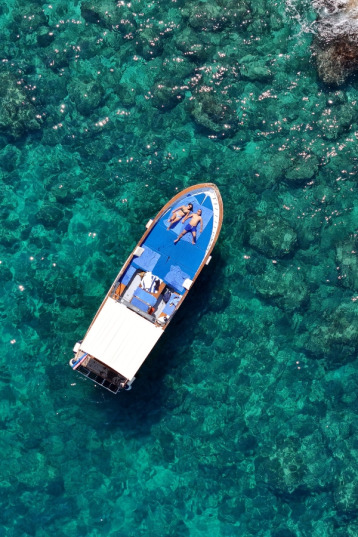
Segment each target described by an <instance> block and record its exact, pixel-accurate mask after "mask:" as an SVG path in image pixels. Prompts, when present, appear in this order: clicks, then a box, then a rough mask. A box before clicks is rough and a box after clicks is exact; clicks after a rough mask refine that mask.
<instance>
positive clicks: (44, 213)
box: [35, 203, 65, 229]
mask: <svg viewBox="0 0 358 537" xmlns="http://www.w3.org/2000/svg"><path fill="white" fill-rule="evenodd" d="M64 213H65V211H64V209H63V208H62V207H61V206H58V205H55V204H51V203H44V205H43V206H42V207H41V208H40V209H39V210H38V211H37V213H36V215H35V217H36V221H37V223H39V224H42V225H43V226H44V227H45V228H46V229H55V228H57V227H58V225H59V224H60V223H61V221H62V219H63V217H64Z"/></svg>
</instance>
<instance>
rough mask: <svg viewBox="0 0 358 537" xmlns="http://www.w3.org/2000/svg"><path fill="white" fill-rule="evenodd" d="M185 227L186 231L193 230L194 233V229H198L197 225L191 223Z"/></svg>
mask: <svg viewBox="0 0 358 537" xmlns="http://www.w3.org/2000/svg"><path fill="white" fill-rule="evenodd" d="M184 229H185V231H191V232H192V233H193V231H196V226H191V225H190V224H187V225H186V226H185V228H184Z"/></svg>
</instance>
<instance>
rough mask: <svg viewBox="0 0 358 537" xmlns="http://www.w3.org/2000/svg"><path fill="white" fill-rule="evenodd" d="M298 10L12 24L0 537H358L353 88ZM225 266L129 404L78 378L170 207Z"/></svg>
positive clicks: (218, 10) (45, 9)
mask: <svg viewBox="0 0 358 537" xmlns="http://www.w3.org/2000/svg"><path fill="white" fill-rule="evenodd" d="M315 19H316V14H315V13H314V11H313V10H312V7H311V4H310V3H309V2H307V1H303V0H302V1H298V2H296V3H294V2H290V3H289V2H286V3H285V2H284V1H283V0H279V1H278V2H275V3H273V2H272V3H269V2H266V1H265V0H257V1H254V0H240V2H234V1H231V0H227V1H224V0H210V2H209V1H208V2H201V1H189V0H177V1H174V0H173V1H171V2H169V1H168V2H150V3H148V2H140V1H138V0H137V1H134V2H119V3H118V6H117V5H116V2H114V1H110V0H102V1H99V0H93V2H90V1H85V0H83V1H82V2H80V1H77V0H72V1H69V2H64V1H62V2H59V1H55V2H54V3H52V4H43V3H42V2H41V1H32V2H17V1H16V0H12V1H11V2H10V1H9V2H7V3H6V4H3V5H2V6H1V7H0V24H1V30H2V41H1V55H0V59H1V62H0V65H1V69H0V93H1V103H2V106H1V110H0V167H1V169H0V172H1V179H2V180H1V210H2V227H1V235H0V260H1V264H0V276H1V283H2V285H1V290H2V311H1V317H2V324H1V336H2V337H1V340H2V346H3V351H2V353H1V357H2V367H1V373H0V389H1V402H0V405H1V407H0V413H1V418H2V419H1V424H2V434H1V445H2V465H1V466H2V480H1V510H0V517H1V525H0V536H1V537H2V536H4V537H5V536H6V537H22V536H26V537H27V536H36V537H48V536H49V535H54V536H56V537H80V536H81V537H82V536H86V537H98V536H101V537H102V536H106V537H112V536H120V537H122V536H123V537H130V536H133V537H134V536H136V537H137V536H148V537H151V536H158V535H160V536H165V537H169V536H170V537H172V536H173V537H184V536H185V537H186V536H190V537H204V536H207V535H210V536H213V537H216V536H220V537H221V536H225V537H232V536H237V537H248V536H258V537H306V536H307V537H328V536H329V537H331V536H332V537H355V536H357V535H358V521H357V513H358V474H357V456H358V443H357V428H358V425H357V417H356V411H357V405H358V399H357V367H358V363H357V360H356V356H357V348H358V323H357V321H358V311H357V303H358V262H357V256H356V252H357V248H358V239H357V222H358V218H357V216H358V192H357V175H356V171H357V132H358V113H357V105H356V102H357V100H358V87H357V82H356V80H355V79H349V80H348V81H347V83H346V84H345V85H344V86H342V87H340V88H337V87H329V86H326V85H324V84H323V83H322V82H320V80H319V79H318V76H317V70H316V65H315V61H314V57H313V56H312V49H311V45H312V41H313V39H314V32H315ZM205 181H210V182H214V183H216V185H217V186H218V187H219V189H220V191H221V194H222V198H223V202H224V211H225V216H224V223H223V228H222V232H221V236H220V239H219V241H218V243H217V246H216V248H215V250H214V256H213V260H212V262H211V264H210V265H209V267H208V268H206V269H205V271H204V272H203V273H202V275H201V277H200V280H198V282H197V283H196V284H195V286H194V287H193V290H192V291H191V293H190V295H189V297H188V298H187V300H186V303H185V305H183V307H182V308H181V310H180V311H179V313H178V315H177V316H176V319H175V322H174V321H173V324H171V326H170V330H168V333H166V334H165V336H164V337H163V338H162V340H161V341H160V342H159V344H158V345H157V347H156V348H155V350H154V351H153V352H152V354H151V355H150V357H149V358H148V360H147V361H146V363H145V365H144V366H143V368H142V369H141V371H140V374H139V375H138V379H137V380H136V382H135V383H134V385H133V390H132V391H131V392H128V393H125V394H121V395H120V396H117V397H115V396H112V395H111V394H110V393H107V392H106V391H104V390H101V389H98V388H96V387H95V386H94V385H93V384H92V383H90V382H87V381H85V380H82V378H81V377H80V376H79V375H76V374H75V373H74V372H72V371H71V369H70V368H69V367H68V360H69V359H70V358H71V357H72V347H73V344H74V343H75V341H76V340H77V339H80V338H81V337H83V334H84V332H85V331H86V328H87V327H88V325H89V323H90V321H91V319H92V317H93V315H94V314H95V312H96V310H97V308H98V306H99V304H100V302H101V300H102V298H103V296H104V294H105V292H106V291H107V289H108V287H109V285H110V284H111V283H112V281H113V279H114V277H115V275H116V274H117V272H118V270H119V268H120V266H121V265H122V264H123V263H124V261H125V260H126V258H127V256H128V254H129V252H130V251H131V250H132V248H133V247H134V245H135V244H136V242H137V240H138V239H139V237H140V236H141V235H142V233H143V231H144V226H145V224H146V222H147V220H148V219H149V218H151V217H153V216H154V215H155V214H156V213H157V212H158V210H159V209H160V208H161V207H162V205H164V203H165V202H166V201H167V200H168V199H170V198H171V197H172V196H173V195H174V194H175V193H176V192H178V191H180V190H181V189H183V188H185V187H188V186H190V185H193V184H196V183H199V182H205Z"/></svg>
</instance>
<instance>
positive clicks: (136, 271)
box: [81, 183, 223, 379]
mask: <svg viewBox="0 0 358 537" xmlns="http://www.w3.org/2000/svg"><path fill="white" fill-rule="evenodd" d="M189 203H191V204H192V205H193V210H192V212H193V214H194V213H196V212H197V211H198V209H201V211H202V214H201V216H202V219H203V231H202V232H201V226H200V224H199V225H198V226H197V240H196V243H195V244H192V239H193V237H192V234H191V233H190V232H189V233H187V234H186V235H184V236H183V237H182V238H181V239H180V240H179V241H178V242H177V243H174V241H175V240H176V239H177V238H178V235H179V234H180V233H181V232H182V230H183V229H184V227H185V226H187V224H188V223H189V221H190V219H188V220H187V221H186V222H184V223H183V222H182V221H179V222H177V223H176V224H175V225H170V222H169V219H170V217H171V216H172V214H173V211H175V209H177V208H179V207H181V206H183V205H188V204H189ZM222 213H223V211H222V200H221V196H220V193H219V191H218V189H217V187H216V186H215V185H213V184H211V183H203V184H200V185H195V186H193V187H189V188H187V189H185V190H184V191H182V192H181V193H179V194H177V195H176V196H174V198H172V199H171V200H170V201H169V202H168V203H167V204H166V205H165V206H164V207H163V208H162V210H161V211H160V212H159V213H158V215H157V216H156V217H155V219H154V220H153V221H150V223H149V224H148V225H147V231H146V232H145V233H144V235H143V237H142V238H141V240H140V241H139V243H138V244H137V247H136V248H135V249H134V251H133V253H132V254H131V255H130V257H129V258H128V260H127V262H126V263H125V265H124V266H123V268H122V270H121V271H120V273H119V274H118V276H117V278H116V280H115V281H114V283H113V285H112V287H111V289H110V290H109V292H108V294H107V296H106V298H105V300H104V301H103V303H102V306H101V307H100V309H99V311H98V312H97V315H96V317H95V319H94V321H93V322H92V324H91V326H90V327H89V329H88V331H87V334H86V336H85V338H84V340H83V343H82V345H81V350H82V351H84V352H85V353H88V354H89V355H90V356H92V357H93V358H95V359H98V360H99V361H101V362H102V363H103V364H105V365H108V366H109V367H111V368H112V369H114V370H115V371H117V372H118V373H120V374H121V375H123V376H124V377H126V378H127V379H132V378H133V377H134V375H135V373H136V372H137V370H138V369H139V367H140V366H141V364H142V363H143V362H144V360H145V359H146V357H147V355H148V354H149V352H150V351H151V349H152V348H153V347H154V345H155V343H156V342H157V340H158V339H159V337H160V336H161V335H162V334H163V330H164V329H165V328H166V325H167V324H168V322H169V320H170V318H171V316H172V315H173V313H174V312H175V311H176V309H178V307H179V305H180V304H181V302H182V299H183V298H184V297H185V296H186V293H187V292H188V289H189V288H190V286H191V284H192V282H193V281H194V280H195V279H196V277H197V276H198V274H199V273H200V271H201V269H202V268H203V266H204V265H205V263H206V262H207V260H208V258H209V255H210V253H211V250H212V249H213V247H214V245H215V242H216V239H217V237H218V235H219V232H220V228H221V223H222V216H223V214H222ZM168 227H169V229H168ZM151 278H154V280H155V283H156V284H157V285H158V289H159V290H158V297H159V298H156V294H155V292H153V290H152V289H149V288H148V289H147V288H146V286H145V282H146V279H148V281H149V287H150V281H152V280H151ZM122 288H123V289H125V290H124V291H123V292H122V291H121V292H120V293H119V294H118V295H117V294H116V289H117V290H120V289H122ZM166 290H168V292H169V294H171V295H170V296H171V298H170V300H169V302H168V303H167V304H164V302H163V301H161V299H160V297H161V296H163V293H164V292H165V291H166ZM158 304H159V306H158ZM160 304H162V306H160ZM161 307H162V308H163V310H162V309H161Z"/></svg>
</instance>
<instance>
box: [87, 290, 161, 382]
mask: <svg viewBox="0 0 358 537" xmlns="http://www.w3.org/2000/svg"><path fill="white" fill-rule="evenodd" d="M162 334H163V330H162V328H160V327H159V326H155V325H154V324H153V323H151V322H150V321H148V320H147V319H145V318H144V317H141V316H140V315H138V314H137V313H135V312H134V311H132V310H130V309H129V308H127V307H126V306H124V305H123V304H120V303H119V302H116V301H115V300H113V299H112V298H107V300H106V302H105V304H104V305H103V307H102V309H101V311H100V312H99V314H98V316H97V318H96V320H95V321H94V323H93V325H92V326H91V328H90V330H89V331H88V333H87V334H86V337H85V339H84V340H83V343H82V345H81V349H82V350H83V351H84V352H88V354H90V355H91V356H93V357H94V358H98V360H100V361H101V362H103V363H104V364H106V365H108V366H109V367H111V368H112V369H114V370H115V371H117V372H118V373H120V374H121V375H123V376H124V377H126V378H128V379H132V378H133V377H134V375H135V374H136V372H137V371H138V369H139V368H140V366H141V365H142V363H143V362H144V360H145V359H146V357H147V356H148V354H149V353H150V351H151V350H152V348H153V347H154V345H155V344H156V342H157V341H158V339H159V338H160V336H161V335H162Z"/></svg>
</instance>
